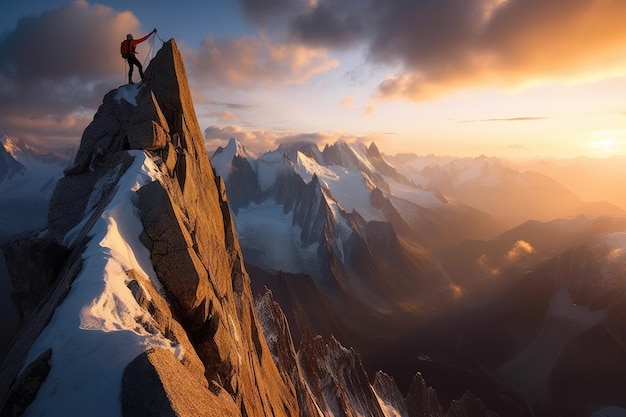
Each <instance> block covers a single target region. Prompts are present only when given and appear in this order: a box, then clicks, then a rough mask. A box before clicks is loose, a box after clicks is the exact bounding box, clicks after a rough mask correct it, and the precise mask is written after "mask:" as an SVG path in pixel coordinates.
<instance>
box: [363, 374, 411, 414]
mask: <svg viewBox="0 0 626 417" xmlns="http://www.w3.org/2000/svg"><path fill="white" fill-rule="evenodd" d="M372 388H374V391H375V392H376V394H377V395H378V398H380V399H381V400H382V401H383V402H384V403H385V404H386V405H388V406H391V407H393V408H394V409H395V410H396V411H397V412H398V413H399V414H400V415H401V416H408V415H409V413H408V411H407V409H406V403H405V400H404V397H403V396H402V393H401V392H400V388H398V385H397V384H396V381H395V380H394V379H393V377H391V376H389V375H387V374H386V373H384V372H382V371H378V372H376V375H375V376H374V384H373V386H372Z"/></svg>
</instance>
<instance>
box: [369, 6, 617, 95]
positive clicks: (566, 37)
mask: <svg viewBox="0 0 626 417" xmlns="http://www.w3.org/2000/svg"><path fill="white" fill-rule="evenodd" d="M399 3H402V2H398V1H392V2H388V3H385V6H384V7H383V9H385V11H383V12H382V14H381V16H382V21H381V22H380V24H379V25H378V26H377V27H378V29H381V28H384V27H391V24H392V23H393V22H394V21H395V22H397V23H398V27H397V29H395V30H393V31H392V32H391V33H390V34H385V33H384V32H382V31H381V32H379V33H378V34H377V35H375V37H374V39H373V41H372V42H371V44H370V45H371V48H370V52H371V57H372V58H373V59H375V60H377V61H385V60H399V62H400V63H401V64H402V65H403V68H404V70H403V71H401V72H400V73H398V74H395V75H393V76H391V77H389V78H387V79H386V80H384V81H383V83H381V85H380V87H379V90H378V97H379V98H381V99H389V98H394V97H404V98H409V99H412V100H424V99H429V98H432V97H436V96H439V95H442V94H445V93H447V92H448V91H450V90H453V89H466V88H473V87H477V86H488V85H489V86H491V85H496V86H503V87H518V86H524V85H527V84H533V83H540V82H543V81H547V80H559V81H562V80H579V79H591V78H593V77H600V76H603V75H607V74H616V73H617V72H618V71H620V70H623V69H624V68H625V67H626V58H625V56H624V53H623V50H624V44H626V27H625V26H624V25H623V24H622V22H621V19H619V18H618V17H617V16H624V15H625V14H626V3H624V2H620V1H610V0H609V1H582V0H576V1H570V0H554V1H549V2H546V1H543V0H508V1H497V2H495V1H493V0H472V1H466V0H450V1H443V2H414V4H415V6H414V7H412V8H408V9H407V10H406V11H405V13H406V15H405V16H406V17H404V18H403V17H402V16H400V15H399V14H398V12H399V10H398V9H397V8H396V7H395V6H397V5H398V4H399ZM443 8H447V10H443ZM426 19H428V20H430V22H427V21H425V20H426Z"/></svg>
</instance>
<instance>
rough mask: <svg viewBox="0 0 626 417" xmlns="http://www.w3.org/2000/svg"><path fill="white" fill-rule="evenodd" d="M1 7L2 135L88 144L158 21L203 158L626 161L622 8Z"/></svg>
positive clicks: (522, 4) (387, 2)
mask: <svg viewBox="0 0 626 417" xmlns="http://www.w3.org/2000/svg"><path fill="white" fill-rule="evenodd" d="M1 2H2V6H1V11H2V12H1V13H0V134H8V135H12V136H17V137H20V138H23V139H26V140H29V141H33V142H35V143H38V144H40V146H44V147H48V148H54V147H60V146H65V145H67V144H68V143H77V142H78V141H79V140H80V136H81V134H82V131H83V129H84V128H85V127H86V125H87V124H88V123H89V122H90V121H91V119H92V117H93V114H94V112H95V111H96V109H97V107H98V105H99V104H100V103H101V101H102V97H103V96H104V94H105V93H106V92H108V91H109V90H111V89H113V88H116V87H118V86H119V85H121V84H123V83H125V82H126V81H125V79H126V76H125V67H124V61H123V60H122V59H121V58H120V56H119V44H120V42H121V41H122V40H123V39H124V38H125V35H126V33H132V34H134V36H135V37H136V38H137V37H139V36H142V35H144V34H146V33H148V32H149V31H150V30H152V28H153V27H156V28H157V29H158V35H159V36H160V38H162V39H164V40H167V39H169V38H174V39H176V41H177V43H178V44H179V47H180V48H181V50H182V52H183V56H184V59H185V65H186V68H187V72H188V75H189V78H190V84H191V88H192V90H193V93H194V99H195V104H196V112H197V114H198V118H199V121H200V125H201V127H202V128H203V129H206V130H205V135H206V139H207V144H208V147H209V149H212V148H215V147H217V146H219V145H222V144H224V143H226V140H227V139H228V138H229V137H233V136H234V137H236V138H237V139H239V140H241V141H242V142H243V143H244V144H245V145H246V146H247V147H248V148H250V149H252V150H254V151H261V150H268V149H270V148H274V147H275V146H277V145H278V144H280V143H283V142H289V141H295V140H309V141H317V142H319V143H320V144H323V143H327V142H333V141H335V140H337V139H340V138H345V139H347V140H352V139H357V140H362V141H365V142H366V143H369V142H371V141H375V142H376V143H377V145H378V146H379V148H380V149H381V150H382V151H383V152H386V153H388V154H395V153H398V152H415V153H417V154H429V153H435V154H439V155H452V156H475V155H480V154H486V155H493V156H504V157H519V158H526V157H543V156H548V157H573V156H580V155H584V156H598V157H604V156H610V155H618V154H619V155H624V154H626V1H624V0H549V1H546V0H211V1H206V2H198V1H185V0H179V1H176V2H173V1H165V0H153V1H150V2H148V1H145V0H141V1H139V0H137V1H133V0H126V1H117V0H116V1H104V2H101V3H96V2H92V1H89V2H87V1H84V0H79V1H75V2H67V1H59V0H33V1H28V2H25V1H22V0H1ZM160 44H161V41H160V40H158V39H157V40H156V46H157V47H159V46H160ZM148 49H149V44H148V43H147V42H146V43H143V44H141V45H140V46H139V47H138V51H139V53H140V55H139V58H140V60H141V61H142V62H143V61H144V59H145V57H146V55H147V53H148ZM135 77H138V74H137V73H135Z"/></svg>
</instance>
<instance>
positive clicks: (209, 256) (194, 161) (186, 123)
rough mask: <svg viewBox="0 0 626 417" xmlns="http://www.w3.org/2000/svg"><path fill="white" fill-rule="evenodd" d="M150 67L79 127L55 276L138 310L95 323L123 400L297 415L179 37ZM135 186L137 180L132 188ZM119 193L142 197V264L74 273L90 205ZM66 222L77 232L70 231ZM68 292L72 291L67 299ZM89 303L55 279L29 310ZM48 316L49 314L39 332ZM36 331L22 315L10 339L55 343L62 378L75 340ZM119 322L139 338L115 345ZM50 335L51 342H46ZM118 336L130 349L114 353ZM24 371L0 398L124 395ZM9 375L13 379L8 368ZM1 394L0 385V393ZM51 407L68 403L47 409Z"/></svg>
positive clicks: (81, 408) (57, 202) (56, 212)
mask: <svg viewBox="0 0 626 417" xmlns="http://www.w3.org/2000/svg"><path fill="white" fill-rule="evenodd" d="M146 78H147V79H148V81H147V82H145V83H142V84H136V85H127V86H122V87H120V88H118V89H116V90H112V91H111V92H109V93H108V94H107V95H106V96H105V97H104V100H103V104H102V105H101V106H100V108H99V109H98V112H97V113H96V115H95V117H94V120H93V122H92V123H91V124H90V125H89V126H88V127H87V129H86V130H85V133H84V134H83V138H82V140H81V146H80V148H79V150H78V153H77V155H76V158H75V161H74V164H73V166H72V167H71V168H70V169H69V170H67V172H66V176H65V177H64V178H63V179H61V180H60V181H59V182H58V184H57V187H56V189H55V192H54V195H53V198H52V201H51V207H50V215H49V226H48V230H47V231H46V232H44V233H41V234H40V237H41V236H46V237H47V238H48V239H50V238H52V239H53V240H55V241H56V242H58V243H61V244H63V245H64V246H66V247H68V249H70V250H73V251H74V252H73V253H72V255H70V256H69V259H68V260H67V262H65V264H68V265H74V267H73V268H71V269H72V271H73V272H72V273H70V272H62V273H61V275H62V276H60V277H58V279H57V281H58V282H64V285H67V288H68V289H69V287H70V285H71V286H72V287H73V286H75V285H76V284H75V283H72V281H73V280H74V279H75V277H77V276H78V278H80V279H81V282H82V281H85V280H91V281H92V282H93V285H95V288H104V290H103V291H112V294H109V293H107V294H104V293H103V294H101V295H98V296H97V298H99V299H102V298H103V297H104V298H106V297H112V300H115V302H114V303H113V304H112V305H110V304H104V305H103V306H102V308H103V309H105V310H106V309H108V308H113V310H112V311H110V312H109V313H111V314H113V317H114V318H115V317H118V316H119V315H120V314H122V315H123V314H125V313H124V312H125V311H135V312H136V313H134V319H133V320H134V321H135V324H134V325H133V324H132V323H128V322H126V323H127V324H126V325H128V326H129V328H128V329H124V328H119V327H120V326H121V325H124V324H123V323H121V324H117V325H116V331H108V332H107V331H105V332H101V333H98V335H99V336H98V337H102V338H103V339H102V343H101V346H102V347H101V350H102V354H103V355H106V356H105V357H102V358H101V360H102V361H105V362H109V363H110V365H111V367H115V366H120V365H121V366H122V367H124V366H125V369H124V372H123V378H121V379H120V380H117V381H116V380H115V378H114V379H113V380H111V384H113V386H111V387H110V389H111V391H112V392H116V391H117V392H120V393H121V410H120V411H119V413H120V414H123V415H125V416H134V415H145V414H144V413H145V412H150V413H154V414H159V415H160V414H163V413H165V414H167V415H180V416H182V415H185V416H200V415H205V416H213V415H242V416H264V415H267V416H296V415H298V413H299V408H298V403H297V400H296V396H295V392H294V388H293V386H292V384H291V383H290V381H288V380H287V381H286V380H284V379H283V378H282V377H281V374H280V373H279V371H278V369H277V366H276V364H275V363H274V361H273V360H272V356H271V354H270V352H269V349H268V347H267V342H266V340H265V337H264V335H263V333H262V330H261V328H260V326H259V323H258V320H257V317H256V315H255V311H254V305H253V298H252V292H251V290H250V283H249V277H248V274H247V273H246V271H245V269H244V267H243V261H242V257H241V251H240V248H239V243H238V241H237V238H236V234H235V230H234V225H233V223H232V219H231V217H230V211H229V209H228V202H227V201H226V193H225V190H224V185H223V183H222V181H221V180H220V179H219V178H216V177H215V176H214V174H213V170H212V168H211V165H210V162H209V160H208V156H207V154H206V150H205V145H204V140H203V135H202V132H201V131H200V128H199V125H198V122H197V119H196V115H195V110H194V107H193V102H192V100H191V93H190V90H189V86H188V84H187V78H186V74H185V67H184V63H183V60H182V56H181V54H180V52H179V50H178V48H177V46H176V43H175V42H174V40H170V41H168V42H166V43H165V44H164V45H163V47H162V48H161V50H160V51H159V52H158V53H157V55H156V57H155V58H154V59H153V60H152V62H151V63H150V66H149V67H148V68H147V70H146ZM132 150H136V151H132ZM129 151H131V152H129ZM138 151H139V152H138ZM137 158H141V159H145V162H144V165H143V168H141V164H139V165H137V164H136V163H134V161H133V160H134V159H137ZM149 166H153V167H154V168H147V167H149ZM142 169H143V170H146V169H149V170H151V172H150V173H149V175H150V176H151V178H152V180H148V181H147V182H146V183H145V185H142V186H133V188H131V189H129V190H124V187H127V185H125V184H126V182H125V181H123V180H122V178H126V176H127V175H138V176H140V177H141V176H143V178H145V175H146V173H145V171H144V173H143V174H142V173H141V171H142ZM133 170H138V171H137V172H136V173H134V172H133ZM138 178H139V177H138ZM139 185H141V184H139ZM135 188H138V189H137V190H136V191H133V190H134V189H135ZM123 192H126V193H129V194H128V195H129V197H123V195H125V194H123ZM122 198H127V199H128V203H129V204H130V205H131V207H132V206H134V207H135V208H134V209H133V210H137V212H138V218H139V219H140V224H142V225H143V229H144V230H143V232H142V235H141V241H142V242H143V244H144V245H145V248H140V247H134V246H133V245H132V244H131V243H129V242H126V248H127V249H126V250H127V251H128V252H130V253H134V255H133V256H132V258H133V259H134V258H138V257H140V256H141V255H139V254H138V253H140V252H141V251H145V250H146V248H147V249H148V251H149V259H150V261H149V262H150V263H151V266H150V267H147V266H145V265H140V267H141V268H143V271H144V272H142V271H141V270H138V269H137V268H133V267H132V263H131V264H127V265H120V266H121V268H123V269H124V270H125V273H126V275H125V276H124V277H122V279H121V281H119V283H118V284H116V286H114V287H112V288H109V287H110V286H111V285H112V284H111V280H112V279H114V277H112V276H111V271H110V269H108V270H105V269H102V270H100V274H101V276H98V269H97V268H96V269H94V268H93V266H92V267H91V269H90V270H89V271H90V273H89V276H88V277H83V275H81V274H82V273H83V271H84V269H85V268H86V267H87V266H85V265H84V264H83V266H82V267H81V262H80V259H81V258H84V259H85V262H86V263H90V262H93V261H89V259H90V258H89V257H90V256H93V253H95V252H97V251H98V250H99V248H106V247H107V245H109V244H111V243H110V242H108V241H107V239H106V237H105V239H104V240H103V241H100V242H95V243H94V242H92V241H91V240H90V239H99V238H97V237H95V238H89V237H88V236H90V235H91V236H93V235H94V234H95V235H98V233H97V232H95V231H94V230H92V227H94V224H97V222H98V221H99V219H103V218H104V219H105V220H106V217H107V216H112V215H113V216H114V215H115V214H114V213H112V212H110V210H112V208H111V206H110V204H113V203H112V202H114V203H116V204H119V202H120V200H121V199H122ZM128 203H127V204H128ZM118 227H120V228H121V227H123V225H118ZM70 230H72V233H68V232H69V231H70ZM40 237H38V238H40ZM38 238H36V239H38ZM129 238H130V237H129ZM92 243H93V245H94V246H92ZM33 247H36V245H33ZM85 248H86V249H85ZM90 248H91V249H90ZM115 250H116V249H115V247H111V249H108V253H110V255H108V257H110V258H115V257H116V256H117V255H115V253H114V252H115ZM106 256H107V255H105V257H106ZM12 262H14V263H15V262H20V260H19V259H13V260H12ZM47 262H50V263H54V261H53V260H48V261H47ZM107 262H108V261H107ZM44 263H45V262H44ZM107 268H110V267H107ZM141 268H140V269H141ZM18 269H19V268H18ZM24 270H25V271H27V269H24ZM59 270H62V271H66V270H67V269H66V268H62V267H61V268H59ZM152 270H153V271H154V273H155V275H156V276H155V278H156V280H154V279H152V278H149V277H148V276H145V275H144V274H152V272H149V271H152ZM78 278H76V280H78ZM26 279H31V280H32V279H37V277H27V278H26ZM120 283H121V284H122V285H121V286H120V285H119V284H120ZM125 288H126V289H125ZM128 291H130V292H128ZM51 292H52V293H54V292H55V289H54V288H53V289H52V290H51ZM128 294H131V295H132V296H131V298H128ZM66 296H67V297H68V298H67V300H70V299H71V303H70V302H69V301H68V303H66V302H65V301H64V300H65V297H66ZM85 303H87V304H85V305H79V304H78V300H77V298H76V294H75V293H74V292H71V291H70V293H69V294H68V292H67V291H64V292H62V294H59V295H55V296H49V297H48V298H47V299H46V301H45V302H44V304H45V305H46V306H49V308H47V309H46V310H47V311H48V312H47V313H46V314H47V319H46V317H43V313H42V311H43V309H41V308H35V312H34V313H33V317H35V319H36V320H35V321H37V322H41V323H43V326H44V327H45V326H46V323H48V322H49V321H50V317H51V316H57V312H55V307H56V306H59V308H61V307H62V309H63V310H64V311H65V310H68V309H69V310H72V309H76V311H75V316H76V317H81V316H85V314H87V313H86V311H90V310H89V309H90V308H91V307H90V304H89V303H93V301H90V300H89V299H85ZM59 308H57V311H58V309H59ZM107 314H108V313H107ZM40 316H41V317H40ZM56 320H58V318H57V319H56ZM106 320H107V319H103V320H101V321H98V320H96V321H95V322H90V325H89V326H91V327H90V328H92V327H93V330H97V329H98V328H99V327H98V326H106V325H107V324H106ZM54 321H55V319H53V320H52V322H54ZM98 323H99V324H98ZM76 325H79V326H85V324H81V323H78V324H77V323H65V324H64V326H65V328H70V327H72V326H76ZM94 326H95V327H94ZM52 329H54V327H52V328H51V327H50V325H48V327H47V328H46V332H48V333H49V332H52V331H53V330H52ZM77 330H78V329H77ZM103 330H104V328H103ZM41 331H42V329H30V330H29V332H28V334H30V335H31V336H29V337H26V336H24V334H22V336H21V337H22V341H21V342H20V344H19V345H20V346H21V347H22V349H23V350H24V351H26V352H27V351H28V350H29V349H30V346H31V345H32V346H33V349H34V351H33V352H35V353H36V352H37V351H38V350H37V349H40V348H41V347H42V346H44V347H48V348H50V349H51V353H50V354H49V355H48V356H47V357H51V358H52V359H51V360H50V361H49V366H50V371H49V376H47V379H50V378H52V380H53V381H54V382H53V383H54V384H58V385H60V386H63V384H65V383H66V382H65V376H64V372H63V370H62V369H60V368H58V367H61V366H63V363H65V361H64V359H63V358H64V357H67V355H68V354H71V352H62V351H61V352H60V351H59V350H58V347H57V346H56V345H55V342H54V338H52V339H50V338H47V337H43V338H42V337H39V338H38V340H37V342H36V343H35V344H34V345H33V342H35V340H34V339H37V335H38V334H40V333H41ZM119 331H124V332H131V333H125V334H136V336H134V337H138V338H139V339H133V340H137V341H138V342H139V344H134V345H129V346H124V345H118V344H115V343H108V342H107V341H106V337H107V335H110V337H111V338H114V337H116V336H117V335H119V334H120V333H119ZM22 333H24V332H22ZM78 334H80V333H78ZM67 337H68V339H69V341H68V342H67V343H68V345H67V349H69V350H73V349H75V350H77V351H81V349H86V348H85V347H82V346H77V344H80V343H82V342H83V341H84V340H85V339H84V338H81V337H79V336H76V332H74V333H71V334H70V335H68V336H67ZM155 341H156V342H155ZM159 341H160V342H159ZM163 341H166V342H165V345H166V346H170V348H166V347H165V346H164V343H163ZM157 342H158V343H157ZM48 343H49V344H51V345H52V346H45V345H46V344H48ZM34 346H37V347H36V348H35V347H34ZM120 349H121V350H120ZM137 349H139V352H140V353H139V355H138V356H136V357H134V359H133V358H129V359H130V360H129V359H124V358H127V357H128V356H127V355H128V352H129V351H130V352H132V351H136V350H137ZM122 350H123V351H124V352H126V353H123V354H122ZM33 354H34V353H31V354H30V356H32V355H33ZM55 358H57V359H55ZM22 360H23V359H22ZM120 361H122V362H121V363H120ZM46 363H48V362H47V361H46ZM27 364H28V363H26V365H27ZM66 366H69V365H67V364H66ZM55 368H56V369H55ZM17 369H19V365H18V367H17ZM81 372H89V370H88V369H83V370H81V369H73V370H72V372H71V373H72V374H73V375H72V378H74V379H76V378H78V379H80V380H85V381H89V380H93V378H96V376H95V375H94V376H92V379H90V378H89V377H88V375H85V376H81V375H80V373H81ZM65 374H69V373H68V372H66V373H65ZM76 374H78V375H76ZM46 375H48V374H46ZM4 376H5V375H3V377H4ZM120 377H121V375H120ZM29 378H30V376H29V375H28V374H24V373H22V374H21V375H20V376H19V377H18V378H17V380H16V383H15V384H13V390H12V395H11V396H10V398H9V399H8V400H7V401H6V402H5V404H4V405H5V410H11V409H15V407H14V405H15V404H20V407H21V408H25V407H27V406H28V403H29V402H30V401H36V402H37V407H38V409H41V408H44V409H45V408H46V407H45V404H41V401H43V400H39V401H37V395H45V398H50V399H51V400H52V401H61V402H64V403H68V401H69V402H72V401H75V402H76V404H67V408H66V409H65V410H66V411H65V412H68V411H67V410H70V409H71V410H73V411H72V412H80V413H81V414H82V415H90V414H93V412H94V411H95V410H93V409H91V408H90V407H100V411H99V412H103V410H116V409H118V408H117V407H120V405H118V403H117V401H119V397H117V399H115V397H111V400H112V401H114V402H113V403H108V402H107V401H109V400H107V399H106V398H109V397H108V396H100V398H98V401H99V403H97V404H89V403H88V402H86V401H83V402H80V401H78V400H76V399H74V400H69V399H66V398H64V397H62V395H65V394H63V393H64V392H66V391H65V390H63V389H61V390H60V391H57V392H56V393H55V391H54V390H49V389H48V388H46V380H45V379H44V380H43V381H39V386H41V388H39V386H37V387H34V388H33V387H29V388H28V389H23V388H20V387H22V386H23V384H20V383H19V381H27V380H29ZM7 379H8V380H9V381H10V380H12V379H13V376H10V377H8V378H7ZM40 379H41V378H40ZM67 383H69V382H67ZM90 384H91V383H90V382H89V383H86V384H84V385H83V386H82V387H81V392H83V393H86V394H87V395H91V394H90V393H89V389H90V388H89V386H90ZM115 385H117V386H115ZM37 390H39V391H40V394H37ZM33 391H34V392H35V395H33V394H32V392H33ZM41 392H44V393H45V394H41ZM28 393H30V394H28ZM22 394H24V395H22ZM24 397H27V398H28V401H26V400H24ZM56 397H58V398H57V399H55V398H56ZM2 398H3V399H6V398H7V397H6V394H5V393H2ZM42 398H44V397H42ZM56 412H60V413H63V412H64V411H63V410H58V409H57V410H53V409H51V410H50V413H56ZM115 413H116V412H115V411H113V414H115ZM44 415H45V413H44Z"/></svg>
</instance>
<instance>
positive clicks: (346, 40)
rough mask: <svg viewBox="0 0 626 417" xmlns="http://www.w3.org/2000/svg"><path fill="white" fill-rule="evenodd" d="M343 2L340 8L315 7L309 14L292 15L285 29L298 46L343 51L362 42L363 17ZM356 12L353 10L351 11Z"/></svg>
mask: <svg viewBox="0 0 626 417" xmlns="http://www.w3.org/2000/svg"><path fill="white" fill-rule="evenodd" d="M349 3H350V2H347V1H346V2H343V3H342V6H343V7H340V8H339V7H334V5H331V4H328V3H319V4H318V5H317V6H316V7H314V8H312V9H311V10H310V11H307V12H304V13H300V14H298V15H296V16H295V17H294V18H293V20H292V21H291V23H290V25H289V32H290V33H291V34H292V36H293V37H294V38H295V39H296V40H297V41H300V42H303V43H305V44H308V45H311V46H327V47H329V46H330V47H337V48H343V47H346V46H350V45H353V44H354V43H355V42H356V41H358V40H359V39H361V38H362V36H363V31H364V28H363V26H364V24H365V22H364V19H363V18H364V17H365V16H366V15H359V12H358V8H356V7H355V8H353V7H350V5H349ZM355 9H356V10H355Z"/></svg>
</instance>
